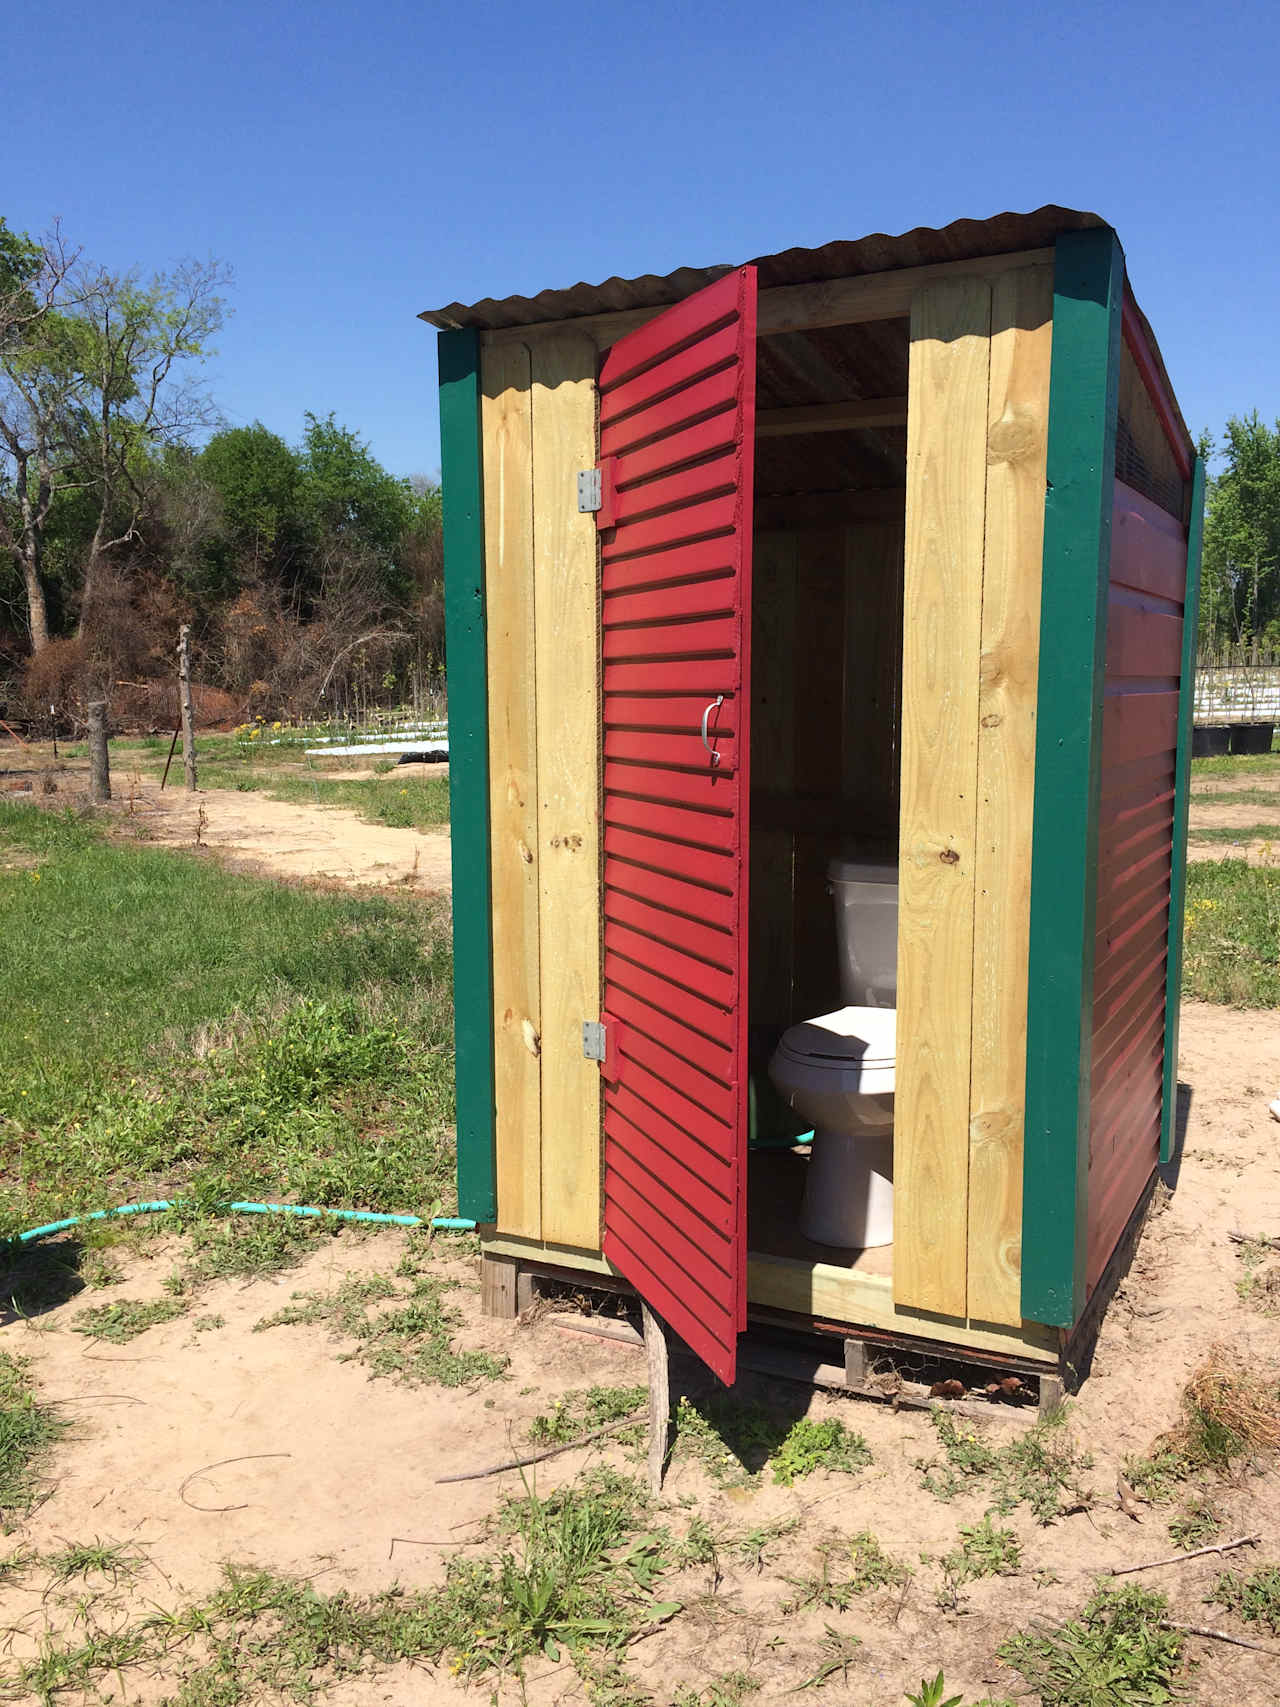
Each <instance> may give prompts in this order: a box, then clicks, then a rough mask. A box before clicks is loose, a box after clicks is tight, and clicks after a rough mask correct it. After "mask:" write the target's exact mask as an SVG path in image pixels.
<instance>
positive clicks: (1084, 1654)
mask: <svg viewBox="0 0 1280 1707" xmlns="http://www.w3.org/2000/svg"><path fill="white" fill-rule="evenodd" d="M1167 1614H1168V1602H1167V1600H1166V1598H1165V1596H1164V1595H1163V1594H1160V1593H1158V1592H1156V1591H1155V1590H1151V1589H1145V1588H1140V1587H1136V1586H1131V1587H1129V1588H1123V1589H1119V1590H1117V1591H1115V1592H1112V1591H1110V1590H1108V1589H1099V1590H1098V1591H1097V1592H1096V1593H1095V1594H1094V1595H1092V1596H1091V1598H1090V1599H1089V1601H1088V1602H1087V1603H1086V1605H1085V1607H1084V1609H1083V1610H1082V1611H1081V1613H1080V1615H1079V1616H1078V1617H1077V1618H1073V1619H1071V1620H1070V1621H1069V1622H1068V1623H1067V1624H1064V1625H1063V1626H1062V1627H1061V1629H1059V1630H1056V1631H1053V1632H1052V1633H1049V1634H1038V1633H1037V1634H1032V1633H1030V1632H1023V1633H1022V1634H1019V1635H1016V1636H1012V1637H1010V1639H1009V1640H1008V1641H1007V1642H1004V1643H1002V1644H1001V1646H1000V1648H999V1649H998V1650H997V1651H998V1652H999V1655H1000V1658H1001V1659H1002V1660H1004V1661H1005V1663H1006V1664H1007V1665H1011V1666H1013V1667H1014V1668H1015V1670H1017V1671H1019V1672H1021V1673H1022V1676H1023V1677H1024V1679H1025V1680H1026V1683H1027V1687H1028V1689H1029V1690H1030V1691H1031V1692H1032V1693H1033V1694H1037V1693H1038V1694H1039V1695H1040V1697H1041V1699H1042V1700H1043V1702H1044V1703H1045V1707H1158V1704H1159V1703H1161V1702H1170V1701H1173V1700H1174V1699H1175V1696H1176V1684H1175V1679H1176V1674H1177V1671H1178V1668H1179V1665H1180V1664H1181V1660H1182V1651H1183V1646H1184V1642H1185V1637H1184V1636H1183V1634H1182V1632H1181V1631H1179V1630H1172V1629H1168V1628H1166V1623H1165V1620H1166V1617H1167Z"/></svg>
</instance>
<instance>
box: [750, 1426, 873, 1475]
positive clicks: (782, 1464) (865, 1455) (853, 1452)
mask: <svg viewBox="0 0 1280 1707" xmlns="http://www.w3.org/2000/svg"><path fill="white" fill-rule="evenodd" d="M870 1462H871V1449H870V1448H869V1447H868V1445H867V1443H866V1441H865V1440H864V1439H863V1438H862V1436H861V1435H860V1434H855V1433H854V1432H853V1431H852V1430H851V1429H847V1428H846V1427H845V1426H844V1424H843V1423H842V1422H840V1421H839V1420H838V1419H837V1418H834V1417H830V1418H828V1419H827V1420H826V1421H825V1422H812V1421H810V1419H809V1418H808V1417H800V1418H799V1419H798V1420H797V1421H796V1422H794V1423H793V1424H792V1425H791V1427H790V1428H789V1429H788V1430H787V1433H786V1434H785V1436H784V1437H783V1439H782V1442H781V1444H780V1445H779V1447H778V1450H777V1452H776V1453H775V1454H774V1456H773V1459H772V1464H773V1479H774V1481H775V1482H781V1483H782V1485H783V1486H784V1487H788V1488H789V1487H790V1486H791V1484H792V1483H793V1482H794V1481H796V1480H797V1479H798V1478H799V1477H801V1476H811V1475H812V1474H813V1472H814V1471H815V1470H842V1471H844V1472H845V1473H846V1474H850V1475H851V1474H852V1473H853V1472H854V1471H855V1470H861V1469H862V1468H863V1467H864V1466H865V1465H867V1464H870Z"/></svg>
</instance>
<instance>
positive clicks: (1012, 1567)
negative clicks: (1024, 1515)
mask: <svg viewBox="0 0 1280 1707" xmlns="http://www.w3.org/2000/svg"><path fill="white" fill-rule="evenodd" d="M938 1563H939V1564H940V1565H941V1567H942V1575H943V1589H942V1591H941V1593H940V1594H939V1597H938V1600H939V1604H940V1605H943V1606H948V1607H954V1606H955V1605H956V1603H957V1601H958V1599H959V1590H960V1589H961V1588H963V1587H964V1585H965V1584H966V1583H972V1582H977V1581H978V1580H979V1579H980V1578H982V1577H1007V1576H1012V1575H1013V1574H1014V1573H1015V1572H1017V1571H1019V1570H1020V1569H1021V1568H1022V1548H1021V1547H1020V1546H1019V1544H1018V1538H1017V1536H1016V1535H1015V1534H1014V1533H1013V1531H1012V1529H1001V1528H999V1527H998V1526H997V1525H996V1524H995V1523H993V1522H992V1518H991V1513H990V1512H986V1513H984V1515H983V1518H982V1521H981V1522H980V1523H963V1524H961V1526H960V1545H959V1546H958V1547H956V1548H953V1549H952V1551H951V1552H950V1553H946V1554H944V1555H943V1556H942V1558H941V1559H940V1560H939V1561H938Z"/></svg>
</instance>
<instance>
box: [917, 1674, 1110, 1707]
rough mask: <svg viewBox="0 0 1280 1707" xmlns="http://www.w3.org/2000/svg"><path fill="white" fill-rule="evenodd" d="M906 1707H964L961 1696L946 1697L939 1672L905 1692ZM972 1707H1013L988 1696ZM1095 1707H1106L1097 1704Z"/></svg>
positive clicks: (945, 1686) (1010, 1702)
mask: <svg viewBox="0 0 1280 1707" xmlns="http://www.w3.org/2000/svg"><path fill="white" fill-rule="evenodd" d="M944 1698H945V1699H944ZM906 1700H907V1707H965V1703H964V1697H963V1696H962V1695H947V1680H946V1678H945V1677H944V1676H943V1675H942V1673H941V1672H939V1673H938V1675H937V1676H936V1677H935V1678H923V1677H922V1678H921V1679H920V1688H919V1689H918V1690H908V1691H907V1696H906ZM972 1707H1014V1703H1013V1702H1012V1701H1010V1700H1009V1699H1008V1698H1007V1697H1005V1698H1003V1699H1001V1700H999V1701H996V1700H994V1699H993V1697H991V1696H989V1695H985V1696H983V1698H982V1700H981V1701H975V1702H973V1703H972ZM1097 1707H1106V1704H1105V1703H1104V1702H1099V1703H1098V1704H1097Z"/></svg>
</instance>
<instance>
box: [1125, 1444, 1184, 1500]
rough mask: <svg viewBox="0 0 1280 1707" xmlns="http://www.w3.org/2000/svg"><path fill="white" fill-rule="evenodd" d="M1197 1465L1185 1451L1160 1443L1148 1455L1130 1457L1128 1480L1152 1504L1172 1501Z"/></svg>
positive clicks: (1126, 1478) (1142, 1497)
mask: <svg viewBox="0 0 1280 1707" xmlns="http://www.w3.org/2000/svg"><path fill="white" fill-rule="evenodd" d="M1194 1469H1195V1466H1194V1465H1193V1464H1191V1463H1189V1462H1188V1460H1187V1459H1186V1457H1185V1456H1184V1455H1183V1454H1182V1453H1181V1452H1175V1451H1174V1450H1173V1449H1172V1448H1171V1447H1167V1446H1157V1447H1156V1448H1155V1449H1154V1450H1153V1451H1151V1452H1150V1453H1149V1454H1147V1456H1146V1457H1144V1458H1126V1459H1125V1464H1124V1474H1125V1480H1126V1481H1127V1482H1128V1483H1129V1486H1130V1487H1131V1488H1132V1489H1133V1491H1134V1493H1135V1494H1137V1496H1138V1498H1139V1499H1143V1500H1148V1501H1150V1503H1151V1504H1152V1505H1163V1504H1164V1503H1165V1502H1166V1501H1167V1500H1171V1499H1172V1498H1173V1497H1174V1494H1175V1493H1176V1492H1177V1490H1178V1487H1179V1484H1181V1483H1182V1482H1185V1481H1186V1480H1187V1478H1188V1477H1189V1476H1190V1475H1192V1474H1193V1472H1194Z"/></svg>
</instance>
